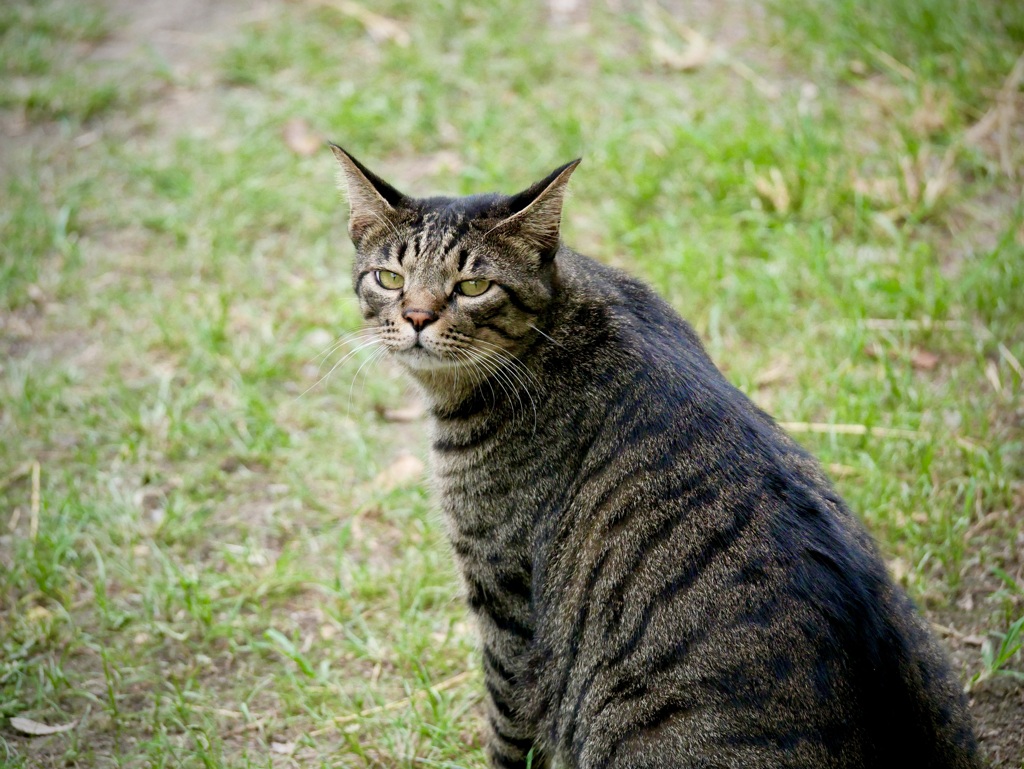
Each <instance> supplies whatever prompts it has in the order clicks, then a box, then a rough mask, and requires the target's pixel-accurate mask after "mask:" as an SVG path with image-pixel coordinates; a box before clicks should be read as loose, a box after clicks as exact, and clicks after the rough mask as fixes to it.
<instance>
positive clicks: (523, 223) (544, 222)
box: [488, 158, 581, 255]
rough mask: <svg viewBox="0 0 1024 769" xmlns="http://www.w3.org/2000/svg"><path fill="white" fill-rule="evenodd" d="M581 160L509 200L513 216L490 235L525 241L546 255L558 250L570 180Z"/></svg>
mask: <svg viewBox="0 0 1024 769" xmlns="http://www.w3.org/2000/svg"><path fill="white" fill-rule="evenodd" d="M580 160H581V158H577V159H576V160H573V161H572V162H571V163H566V164H565V165H564V166H561V167H560V168H556V169H555V170H554V171H552V172H551V173H550V174H549V175H548V176H547V178H545V179H542V180H541V181H539V182H537V183H536V184H534V185H533V186H532V187H530V188H529V189H527V190H524V191H523V192H520V193H519V194H518V195H515V196H513V197H512V198H511V199H510V200H509V207H510V208H511V210H512V213H511V214H510V215H509V216H507V217H506V218H505V219H503V220H502V221H501V222H499V223H498V224H497V225H495V226H494V227H492V228H491V229H490V231H489V232H488V234H490V233H502V234H504V235H509V236H513V237H518V238H521V239H523V240H525V241H526V242H527V243H529V244H530V245H531V246H533V247H534V248H536V249H537V250H539V251H540V252H541V253H542V254H551V255H553V254H554V252H555V251H556V250H557V248H558V239H559V231H560V229H561V224H562V203H563V202H564V201H565V190H566V187H567V186H568V184H569V177H570V176H572V172H573V171H575V170H576V166H578V165H579V164H580Z"/></svg>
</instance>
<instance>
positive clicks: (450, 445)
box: [431, 422, 566, 538]
mask: <svg viewBox="0 0 1024 769" xmlns="http://www.w3.org/2000/svg"><path fill="white" fill-rule="evenodd" d="M559 443H560V442H559V441H558V439H557V436H552V435H550V434H549V431H548V430H546V429H544V425H542V424H536V425H535V424H534V423H532V422H529V423H527V424H526V425H525V426H522V425H519V424H516V423H512V424H509V423H497V424H496V423H493V422H491V423H485V422H481V423H477V424H474V423H472V422H466V423H462V424H457V425H451V424H437V423H434V424H433V425H432V431H431V466H432V467H431V470H432V475H433V479H434V487H435V491H436V495H437V499H438V502H439V504H440V507H441V510H442V512H443V513H444V515H445V518H446V522H447V523H448V526H449V529H450V530H451V532H452V533H453V534H454V535H461V536H469V537H480V538H486V537H493V536H494V535H495V532H496V531H498V530H506V529H508V528H509V527H510V526H511V527H514V528H519V529H521V528H522V527H524V526H529V525H531V523H532V522H533V521H535V520H536V518H537V516H538V515H541V514H542V513H543V511H544V510H545V509H548V508H549V507H550V506H551V505H552V503H553V500H554V499H555V498H557V497H559V496H560V494H561V492H562V487H563V486H564V484H565V483H566V480H565V479H564V478H562V477H560V473H559V472H558V468H559V462H558V461H557V455H558V454H559V453H561V452H560V448H561V447H560V445H559Z"/></svg>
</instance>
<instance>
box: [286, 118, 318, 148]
mask: <svg viewBox="0 0 1024 769" xmlns="http://www.w3.org/2000/svg"><path fill="white" fill-rule="evenodd" d="M283 134H284V143H285V144H286V145H288V149H290V150H291V151H292V152H294V153H295V154H297V155H306V156H308V155H312V154H314V153H316V152H318V151H319V150H320V148H321V147H323V146H324V142H323V139H321V138H320V137H319V136H318V135H317V134H316V132H314V131H313V129H312V128H311V127H310V125H309V123H307V122H306V121H305V120H303V119H302V118H300V117H296V118H292V119H291V120H289V121H288V122H287V123H285V124H284V130H283Z"/></svg>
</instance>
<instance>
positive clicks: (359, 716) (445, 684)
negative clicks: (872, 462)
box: [309, 670, 473, 737]
mask: <svg viewBox="0 0 1024 769" xmlns="http://www.w3.org/2000/svg"><path fill="white" fill-rule="evenodd" d="M472 676H473V671H470V670H467V671H466V672H464V673H459V674H458V675H454V676H452V677H451V678H446V679H445V680H444V681H441V682H440V683H438V684H435V685H434V686H431V687H429V688H427V689H421V690H420V691H418V692H414V693H413V694H410V695H409V696H408V697H403V698H402V699H400V700H394V701H392V702H387V703H385V704H383V705H378V706H376V707H373V708H367V709H366V710H360V711H359V712H358V713H349V714H348V715H346V716H336V717H335V718H334V726H333V727H327V728H324V729H317V730H316V731H312V732H310V733H309V734H310V736H312V737H316V736H319V735H321V734H326V733H327V732H329V731H331V730H332V729H333V728H336V727H338V726H341V725H342V724H350V723H353V722H357V721H362V720H363V719H364V718H368V717H370V716H374V715H377V714H378V713H386V712H388V711H391V710H400V709H401V708H405V707H408V706H409V705H411V704H412V703H413V702H416V701H417V700H421V699H423V698H424V697H426V696H427V695H429V694H431V693H432V692H443V691H447V690H448V689H452V688H454V687H456V686H458V685H459V684H461V683H462V682H463V681H468V680H469V679H470V678H472Z"/></svg>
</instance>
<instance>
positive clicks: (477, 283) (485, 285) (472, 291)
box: [455, 280, 491, 296]
mask: <svg viewBox="0 0 1024 769" xmlns="http://www.w3.org/2000/svg"><path fill="white" fill-rule="evenodd" d="M490 287H491V281H489V280H464V281H462V282H461V283H458V284H456V286H455V290H456V291H458V292H459V293H460V294H462V295H463V296H480V294H482V293H483V292H484V291H486V290H487V289H489V288H490Z"/></svg>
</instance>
